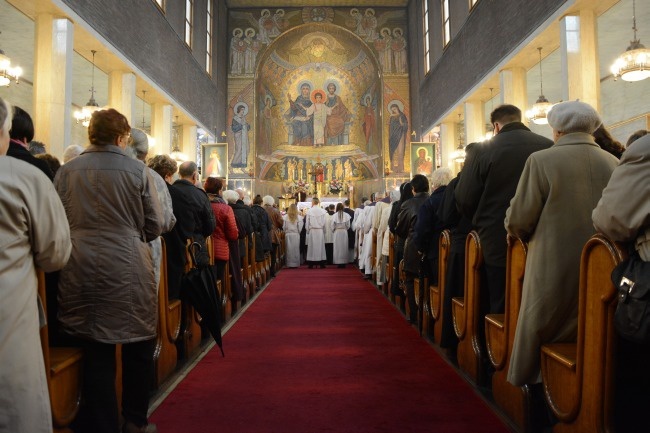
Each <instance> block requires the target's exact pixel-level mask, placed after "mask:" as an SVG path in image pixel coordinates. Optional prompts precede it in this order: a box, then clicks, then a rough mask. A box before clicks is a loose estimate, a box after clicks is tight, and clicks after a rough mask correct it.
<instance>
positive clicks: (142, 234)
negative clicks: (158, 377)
mask: <svg viewBox="0 0 650 433" xmlns="http://www.w3.org/2000/svg"><path fill="white" fill-rule="evenodd" d="M130 132H131V127H130V126H129V123H128V121H127V120H126V117H124V116H123V115H122V114H120V113H119V112H117V111H116V110H114V109H108V110H99V111H96V112H94V113H93V115H92V117H91V119H90V125H89V126H88V138H89V141H90V146H89V147H88V148H87V149H86V150H85V151H84V152H83V153H82V154H81V155H79V156H78V157H77V158H75V159H73V160H72V161H70V162H68V163H67V164H65V165H63V167H61V169H60V170H59V173H58V174H57V177H56V179H55V187H56V190H57V192H58V193H59V197H61V201H62V202H63V206H64V208H65V211H66V215H67V217H68V220H69V221H70V232H71V238H72V242H73V245H74V248H73V250H72V255H71V256H70V261H69V262H68V264H67V265H66V266H65V267H64V268H63V270H62V271H61V276H60V279H59V321H60V323H61V328H62V330H63V331H64V332H65V333H67V334H69V335H71V336H73V337H77V338H79V340H80V342H81V344H82V345H83V347H84V348H85V353H84V372H83V391H82V392H83V395H84V400H83V404H82V409H81V412H80V413H79V418H78V421H79V422H78V425H77V427H78V428H76V429H75V431H92V432H106V433H115V432H117V431H120V426H119V415H118V405H117V398H116V393H115V373H116V365H115V346H116V345H117V344H121V345H122V391H123V392H122V415H123V416H124V420H125V425H124V426H123V431H125V432H136V431H138V432H142V431H145V432H146V431H155V426H153V425H148V421H147V408H148V407H149V390H150V389H151V378H152V377H153V352H154V347H155V342H156V338H155V337H156V324H157V305H158V303H157V286H156V280H155V275H154V262H153V258H152V254H151V249H150V248H149V246H148V244H147V242H150V241H152V240H154V239H156V238H157V237H158V236H160V233H161V231H162V221H163V216H162V210H161V208H160V199H159V198H158V193H157V192H156V187H155V183H154V180H153V178H152V176H151V174H150V172H149V169H148V168H147V167H145V166H144V165H143V164H142V163H141V162H139V161H136V160H134V159H132V158H129V156H128V155H127V154H126V153H125V152H124V149H125V148H126V146H127V144H128V141H129V136H130Z"/></svg>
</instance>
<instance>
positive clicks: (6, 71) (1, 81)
mask: <svg viewBox="0 0 650 433" xmlns="http://www.w3.org/2000/svg"><path fill="white" fill-rule="evenodd" d="M0 33H2V32H0ZM22 74H23V69H22V68H21V67H20V66H11V59H10V58H9V57H7V55H6V54H5V52H4V51H2V49H0V87H6V86H8V85H9V84H11V82H12V81H14V82H15V83H16V84H18V79H19V78H20V76H21V75H22Z"/></svg>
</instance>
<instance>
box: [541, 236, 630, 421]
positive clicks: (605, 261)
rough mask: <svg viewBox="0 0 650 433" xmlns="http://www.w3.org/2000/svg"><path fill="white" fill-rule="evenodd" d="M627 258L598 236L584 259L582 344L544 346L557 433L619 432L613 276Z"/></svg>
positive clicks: (544, 370)
mask: <svg viewBox="0 0 650 433" xmlns="http://www.w3.org/2000/svg"><path fill="white" fill-rule="evenodd" d="M625 258H626V253H625V251H624V249H622V248H621V247H620V246H619V245H616V244H615V243H614V242H612V241H611V240H609V239H607V238H606V237H605V236H603V235H602V234H596V235H594V236H592V237H591V238H590V239H589V240H588V241H587V243H586V244H585V246H584V248H583V250H582V256H581V259H580V288H579V290H580V291H579V298H578V299H579V300H578V338H577V343H553V344H546V345H544V346H542V354H541V363H542V364H541V365H542V378H543V385H544V393H545V396H546V400H547V402H548V404H549V406H550V407H551V409H552V410H553V413H554V414H555V416H556V417H557V418H558V419H559V420H560V423H558V424H557V425H555V427H554V429H553V431H554V432H556V433H564V432H576V433H578V432H605V431H608V432H613V431H615V426H614V416H613V408H614V401H613V397H614V392H613V391H614V389H613V385H614V368H615V365H614V364H615V356H616V355H615V347H616V340H617V336H616V334H615V331H614V325H613V319H614V311H615V309H616V304H617V291H616V288H615V287H614V285H613V284H612V282H611V279H610V274H611V272H612V270H613V269H614V267H615V266H616V265H617V264H618V263H619V262H621V261H622V260H624V259H625Z"/></svg>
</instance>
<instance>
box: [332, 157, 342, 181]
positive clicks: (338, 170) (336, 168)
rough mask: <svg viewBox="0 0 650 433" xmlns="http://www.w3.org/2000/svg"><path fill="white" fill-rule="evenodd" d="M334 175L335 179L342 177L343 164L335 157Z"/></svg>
mask: <svg viewBox="0 0 650 433" xmlns="http://www.w3.org/2000/svg"><path fill="white" fill-rule="evenodd" d="M334 175H335V177H336V178H337V179H343V164H341V160H340V159H337V160H336V162H335V164H334Z"/></svg>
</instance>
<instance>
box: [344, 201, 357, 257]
mask: <svg viewBox="0 0 650 433" xmlns="http://www.w3.org/2000/svg"><path fill="white" fill-rule="evenodd" d="M343 206H344V207H343V212H345V213H346V214H348V215H350V228H349V229H348V252H349V253H350V258H349V260H348V263H352V262H354V230H352V222H353V221H354V211H353V210H352V209H350V200H349V199H345V201H344V202H343Z"/></svg>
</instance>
